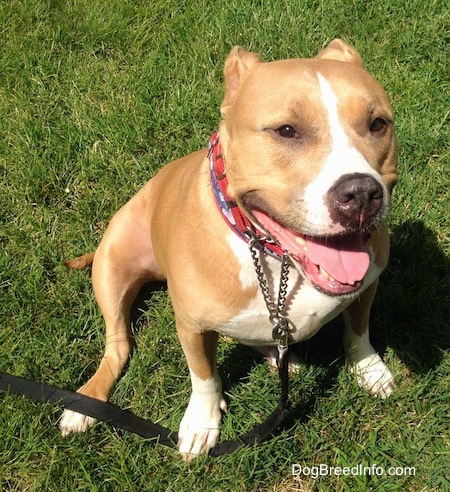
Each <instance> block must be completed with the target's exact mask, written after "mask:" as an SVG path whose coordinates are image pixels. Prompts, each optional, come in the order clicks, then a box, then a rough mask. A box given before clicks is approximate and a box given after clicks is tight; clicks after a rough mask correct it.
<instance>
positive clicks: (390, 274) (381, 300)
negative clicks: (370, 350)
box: [371, 221, 450, 373]
mask: <svg viewBox="0 0 450 492" xmlns="http://www.w3.org/2000/svg"><path fill="white" fill-rule="evenodd" d="M449 319H450V258H447V257H446V256H445V254H444V253H443V251H442V250H441V248H440V247H439V245H438V242H437V240H436V237H435V235H434V233H433V232H432V231H431V230H430V229H428V228H427V227H426V226H425V225H424V223H423V222H422V221H407V222H405V223H403V224H402V225H399V226H397V227H395V228H394V229H393V231H392V233H391V258H390V262H389V266H388V268H387V270H386V271H385V272H384V273H383V275H382V277H381V282H380V288H379V292H378V294H377V297H376V301H375V305H374V307H373V318H372V328H373V329H372V330H371V336H372V341H373V344H374V346H375V348H377V349H378V350H380V351H381V352H383V349H384V348H385V347H386V346H387V345H389V346H390V347H392V348H393V350H394V351H395V353H396V354H397V356H398V357H399V358H400V359H401V360H402V361H403V362H404V364H405V365H406V366H407V367H408V368H409V369H410V370H411V371H413V372H418V373H427V372H428V371H430V370H432V369H434V368H435V367H436V366H438V365H439V364H440V362H441V359H442V355H443V351H444V350H447V349H449V348H450V332H449V329H448V323H449Z"/></svg>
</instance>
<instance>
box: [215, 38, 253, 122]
mask: <svg viewBox="0 0 450 492" xmlns="http://www.w3.org/2000/svg"><path fill="white" fill-rule="evenodd" d="M257 63H262V60H261V58H260V57H259V56H258V55H256V54H255V53H250V52H248V51H245V50H244V48H241V47H240V46H235V47H234V48H233V49H232V50H231V51H230V54H229V55H228V57H227V59H226V60H225V68H224V71H223V72H224V84H225V95H224V98H223V101H222V105H221V106H220V112H221V113H222V116H225V113H226V110H227V107H229V106H230V105H231V104H233V102H234V100H235V99H236V96H237V94H238V92H239V89H240V88H241V86H242V84H243V83H244V81H245V79H246V78H247V77H248V75H249V73H250V72H251V71H252V69H253V67H254V66H255V65H256V64H257Z"/></svg>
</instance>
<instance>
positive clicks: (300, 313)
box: [219, 234, 352, 345]
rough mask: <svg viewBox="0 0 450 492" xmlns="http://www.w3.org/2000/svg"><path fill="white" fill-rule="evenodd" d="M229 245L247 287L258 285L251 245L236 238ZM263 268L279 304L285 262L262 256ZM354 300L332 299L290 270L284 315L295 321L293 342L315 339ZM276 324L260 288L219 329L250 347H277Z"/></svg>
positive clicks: (272, 296) (292, 268)
mask: <svg viewBox="0 0 450 492" xmlns="http://www.w3.org/2000/svg"><path fill="white" fill-rule="evenodd" d="M228 241H229V244H230V246H231V248H232V250H233V252H234V254H235V255H236V257H237V258H239V261H240V264H241V270H240V272H239V278H240V282H241V285H242V286H243V287H247V288H248V287H253V286H255V285H258V281H257V277H256V273H255V268H254V266H253V264H252V261H251V258H250V255H249V252H248V247H247V245H246V244H245V243H244V242H243V241H242V240H241V239H240V238H238V237H237V236H236V235H234V234H232V235H230V236H229V237H228ZM260 261H261V266H262V268H263V271H264V276H265V279H266V282H267V286H268V288H269V292H270V295H271V298H272V300H273V301H274V302H275V304H276V303H277V299H278V292H279V286H280V269H281V262H280V261H279V260H277V259H276V258H272V257H270V256H267V255H260ZM351 301H352V298H342V297H330V296H327V295H325V294H322V293H321V292H319V291H318V290H316V289H315V288H314V287H313V286H312V285H311V284H310V283H309V282H308V281H307V280H306V279H305V278H304V277H303V276H302V275H301V274H300V273H299V272H298V271H297V269H296V268H295V267H293V266H292V267H291V268H290V270H289V280H288V288H287V297H286V303H285V311H284V314H285V315H286V316H287V317H288V318H289V320H290V321H291V322H292V325H293V329H292V331H291V333H290V339H291V342H293V343H297V342H300V341H302V340H306V339H308V338H310V337H311V336H313V335H314V334H315V333H316V332H317V331H318V330H319V329H320V328H321V327H322V326H323V325H324V324H326V323H327V322H328V321H330V320H331V319H333V318H334V317H336V316H337V315H338V314H339V313H340V312H342V311H343V310H344V309H345V307H346V306H347V305H348V304H349V303H350V302H351ZM272 328H273V326H272V324H271V322H270V320H269V312H268V309H267V306H266V303H265V301H264V297H263V295H262V293H261V289H260V288H258V289H257V292H256V295H255V296H254V297H253V298H250V299H249V300H248V304H247V306H246V307H245V309H243V310H242V311H241V312H240V313H238V314H237V315H236V316H234V317H233V318H232V319H231V320H230V321H229V322H228V323H226V324H225V325H223V326H221V327H220V328H219V331H220V333H222V334H223V335H227V336H230V337H232V338H233V339H235V340H237V341H239V342H241V343H243V344H246V345H273V344H275V342H274V340H273V338H272Z"/></svg>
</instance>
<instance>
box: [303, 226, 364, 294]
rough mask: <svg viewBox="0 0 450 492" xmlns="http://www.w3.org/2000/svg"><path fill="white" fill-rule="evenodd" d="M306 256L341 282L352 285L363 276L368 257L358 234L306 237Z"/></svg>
mask: <svg viewBox="0 0 450 492" xmlns="http://www.w3.org/2000/svg"><path fill="white" fill-rule="evenodd" d="M306 245H307V253H306V254H307V256H308V258H309V260H310V261H311V262H312V263H314V264H315V265H318V266H321V267H322V268H323V269H324V270H325V271H326V272H327V273H328V274H329V275H331V276H332V277H334V278H335V279H336V280H337V281H338V282H340V283H341V284H349V285H353V284H355V283H356V282H358V281H359V280H362V279H363V278H364V275H365V274H366V272H367V270H368V269H369V264H370V257H369V254H368V253H367V250H366V248H365V247H364V243H363V241H362V239H361V237H360V236H359V235H358V234H351V235H346V236H338V237H332V238H313V237H309V236H307V237H306Z"/></svg>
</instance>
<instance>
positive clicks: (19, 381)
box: [0, 360, 290, 457]
mask: <svg viewBox="0 0 450 492" xmlns="http://www.w3.org/2000/svg"><path fill="white" fill-rule="evenodd" d="M278 372H279V377H280V382H281V396H280V399H279V401H278V406H277V408H276V409H275V410H274V411H273V412H272V414H271V415H269V417H268V418H267V419H266V420H265V421H264V422H263V423H262V424H260V425H258V426H256V427H255V428H254V429H253V430H252V431H251V432H249V433H248V434H245V435H243V436H241V437H240V438H239V439H238V440H236V441H234V440H229V441H224V442H222V443H219V444H217V445H216V446H215V447H213V448H212V449H210V451H209V454H210V455H211V456H214V457H216V456H222V455H225V454H230V453H232V452H233V451H235V450H236V449H238V448H239V447H241V446H243V445H244V446H253V445H255V444H258V443H260V442H262V441H264V440H266V439H268V438H269V437H270V436H271V435H273V433H274V432H275V431H276V430H277V429H278V428H279V427H280V426H281V424H282V423H283V422H284V421H285V419H286V417H287V416H288V415H289V410H290V402H289V395H288V385H289V378H288V363H287V360H286V361H285V362H284V364H283V365H282V367H281V368H279V369H278ZM0 391H5V392H7V393H10V394H14V395H19V396H24V397H26V398H30V399H32V400H35V401H38V402H41V403H50V404H52V405H60V406H61V407H62V408H64V409H68V410H72V411H74V412H78V413H81V414H83V415H87V416H88V417H92V418H94V419H96V420H101V421H103V422H107V423H108V424H110V425H112V426H114V427H117V428H119V429H122V430H125V431H127V432H132V433H134V434H137V435H139V436H141V437H144V438H146V439H156V440H157V442H159V443H160V444H163V445H164V446H168V447H171V448H173V447H176V444H177V440H178V435H177V433H176V432H173V431H171V430H170V429H167V428H166V427H163V426H161V425H158V424H155V423H153V422H151V421H150V420H146V419H143V418H141V417H138V416H137V415H135V414H134V413H132V412H130V411H129V410H122V409H121V408H119V407H117V406H116V405H113V404H112V403H108V402H104V401H100V400H96V399H95V398H90V397H88V396H84V395H80V394H79V393H75V392H74V391H68V390H65V389H61V388H57V387H56V386H51V385H49V384H44V383H38V382H36V381H30V380H28V379H24V378H21V377H19V376H12V375H10V374H7V373H4V372H0Z"/></svg>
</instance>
